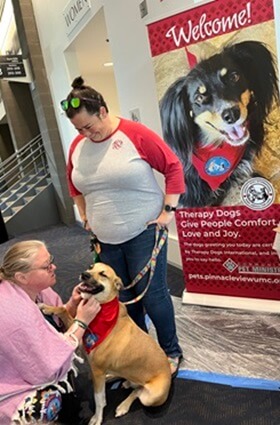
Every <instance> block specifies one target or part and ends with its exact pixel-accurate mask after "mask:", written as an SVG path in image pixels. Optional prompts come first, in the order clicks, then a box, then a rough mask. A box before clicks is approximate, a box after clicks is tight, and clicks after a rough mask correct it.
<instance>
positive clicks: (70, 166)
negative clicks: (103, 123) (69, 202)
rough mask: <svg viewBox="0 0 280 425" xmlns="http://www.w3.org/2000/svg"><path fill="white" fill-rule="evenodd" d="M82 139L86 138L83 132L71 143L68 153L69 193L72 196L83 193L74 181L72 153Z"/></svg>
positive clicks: (67, 175) (67, 174)
mask: <svg viewBox="0 0 280 425" xmlns="http://www.w3.org/2000/svg"><path fill="white" fill-rule="evenodd" d="M82 139H84V136H82V135H81V134H79V135H78V136H77V137H75V139H74V140H73V142H72V143H71V146H70V149H69V154H68V161H67V166H66V177H67V183H68V190H69V194H70V196H72V197H74V196H78V195H81V192H79V190H78V189H77V188H76V187H75V186H74V184H73V181H72V170H73V162H72V155H73V152H74V150H75V148H76V146H77V144H78V143H79V142H80V141H81V140H82Z"/></svg>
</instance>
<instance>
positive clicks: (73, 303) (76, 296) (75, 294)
mask: <svg viewBox="0 0 280 425" xmlns="http://www.w3.org/2000/svg"><path fill="white" fill-rule="evenodd" d="M79 286H80V283H79V284H78V285H76V286H75V287H74V289H73V291H72V295H71V297H70V298H69V300H68V301H67V303H66V304H65V308H66V310H67V311H68V313H69V314H70V315H71V316H72V317H75V316H76V311H77V307H78V305H79V303H80V302H81V300H82V297H81V292H80V290H79Z"/></svg>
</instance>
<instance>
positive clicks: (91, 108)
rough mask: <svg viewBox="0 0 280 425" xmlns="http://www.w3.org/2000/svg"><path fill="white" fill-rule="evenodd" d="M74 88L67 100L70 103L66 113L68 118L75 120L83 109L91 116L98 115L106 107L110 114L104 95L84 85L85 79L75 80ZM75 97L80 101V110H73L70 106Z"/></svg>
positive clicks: (77, 78)
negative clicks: (102, 107) (101, 108)
mask: <svg viewBox="0 0 280 425" xmlns="http://www.w3.org/2000/svg"><path fill="white" fill-rule="evenodd" d="M72 87H73V89H72V90H71V92H70V93H69V95H68V96H67V98H66V100H67V101H68V102H69V107H68V109H67V111H66V115H67V117H68V118H73V117H74V116H75V115H76V114H78V113H79V112H80V111H81V110H82V109H86V111H87V112H88V113H89V114H90V115H93V114H96V113H98V112H99V110H100V107H101V106H104V108H105V109H106V112H109V109H108V107H107V104H106V102H105V100H104V99H103V96H102V94H101V93H99V92H98V91H96V90H95V89H94V88H93V87H90V86H86V85H85V84H84V79H83V78H82V77H81V76H79V77H76V78H75V79H74V81H73V83H72ZM74 97H75V98H78V99H80V106H79V107H78V108H73V107H72V106H71V104H70V101H71V99H73V98H74Z"/></svg>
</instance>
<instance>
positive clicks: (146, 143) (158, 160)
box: [121, 120, 185, 195]
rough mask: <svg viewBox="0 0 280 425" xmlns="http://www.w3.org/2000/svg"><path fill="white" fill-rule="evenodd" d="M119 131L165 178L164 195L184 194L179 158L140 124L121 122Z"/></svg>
mask: <svg viewBox="0 0 280 425" xmlns="http://www.w3.org/2000/svg"><path fill="white" fill-rule="evenodd" d="M121 130H122V131H124V133H126V134H127V136H128V137H129V138H130V139H131V141H132V142H133V143H134V145H135V147H136V149H137V150H138V152H139V155H140V156H141V158H143V160H144V161H146V162H148V164H150V166H151V167H152V168H154V169H155V170H157V171H159V172H160V173H161V174H163V175H164V177H165V193H166V194H167V195H168V194H170V195H171V194H180V193H184V192H185V180H184V172H183V166H182V164H181V161H180V160H179V158H178V157H177V156H176V155H175V153H174V152H173V151H172V150H171V148H170V147H169V146H168V145H167V143H165V142H164V140H162V138H161V137H159V136H158V134H156V133H155V132H153V131H152V130H150V129H149V128H147V127H145V126H144V125H142V124H140V123H134V122H132V121H129V120H123V121H122V126H121Z"/></svg>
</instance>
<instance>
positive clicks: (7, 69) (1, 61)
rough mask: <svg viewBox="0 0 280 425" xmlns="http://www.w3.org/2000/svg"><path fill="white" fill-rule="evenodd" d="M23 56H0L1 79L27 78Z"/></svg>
mask: <svg viewBox="0 0 280 425" xmlns="http://www.w3.org/2000/svg"><path fill="white" fill-rule="evenodd" d="M25 76H26V72H25V69H24V64H23V59H22V55H3V56H0V78H11V77H25Z"/></svg>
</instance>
